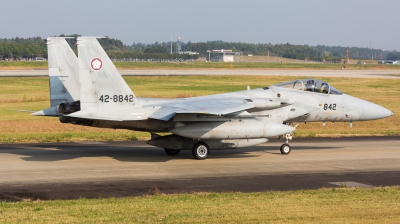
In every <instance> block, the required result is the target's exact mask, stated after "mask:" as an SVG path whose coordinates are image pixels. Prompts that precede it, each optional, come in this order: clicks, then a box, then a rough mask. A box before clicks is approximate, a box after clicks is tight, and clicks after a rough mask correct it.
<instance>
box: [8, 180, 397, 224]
mask: <svg viewBox="0 0 400 224" xmlns="http://www.w3.org/2000/svg"><path fill="white" fill-rule="evenodd" d="M399 217H400V187H386V188H374V189H358V188H333V189H320V190H303V191H286V192H280V191H272V192H264V193H197V194H176V195H162V194H160V195H153V196H142V197H135V198H120V199H115V198H108V199H84V198H82V199H78V200H64V201H62V200H56V201H29V200H27V201H25V202H16V203H10V202H0V222H1V223H400V220H399Z"/></svg>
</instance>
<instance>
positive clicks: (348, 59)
mask: <svg viewBox="0 0 400 224" xmlns="http://www.w3.org/2000/svg"><path fill="white" fill-rule="evenodd" d="M349 52H350V51H349V50H346V68H348V67H349V61H350V56H349Z"/></svg>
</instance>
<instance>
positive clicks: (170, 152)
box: [164, 149, 181, 156]
mask: <svg viewBox="0 0 400 224" xmlns="http://www.w3.org/2000/svg"><path fill="white" fill-rule="evenodd" d="M164 151H165V153H167V155H169V156H175V155H178V154H179V152H181V150H177V149H164Z"/></svg>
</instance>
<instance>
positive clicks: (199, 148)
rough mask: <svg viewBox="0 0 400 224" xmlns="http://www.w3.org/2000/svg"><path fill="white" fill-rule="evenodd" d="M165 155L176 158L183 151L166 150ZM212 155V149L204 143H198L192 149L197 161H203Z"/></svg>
mask: <svg viewBox="0 0 400 224" xmlns="http://www.w3.org/2000/svg"><path fill="white" fill-rule="evenodd" d="M164 151H165V153H167V155H169V156H175V155H178V154H179V152H180V151H181V150H176V149H167V148H165V149H164ZM209 154H210V148H209V147H208V145H207V144H206V143H204V142H197V143H196V144H194V146H193V148H192V155H193V157H194V158H195V159H199V160H203V159H206V158H207V157H208V155H209Z"/></svg>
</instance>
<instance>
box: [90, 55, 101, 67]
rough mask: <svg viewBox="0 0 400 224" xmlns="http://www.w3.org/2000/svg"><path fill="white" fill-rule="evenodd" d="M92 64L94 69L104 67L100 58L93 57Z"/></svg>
mask: <svg viewBox="0 0 400 224" xmlns="http://www.w3.org/2000/svg"><path fill="white" fill-rule="evenodd" d="M90 66H92V68H93V70H100V69H101V67H103V62H102V61H101V60H100V58H93V60H92V62H90Z"/></svg>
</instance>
